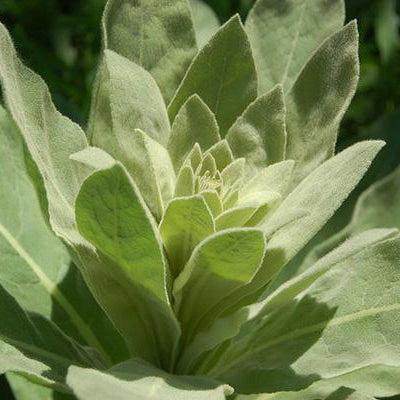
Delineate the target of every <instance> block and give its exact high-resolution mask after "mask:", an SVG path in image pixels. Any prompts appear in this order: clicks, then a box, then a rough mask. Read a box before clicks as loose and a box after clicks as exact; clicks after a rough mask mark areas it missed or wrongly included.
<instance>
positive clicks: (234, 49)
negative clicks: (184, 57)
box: [168, 16, 257, 137]
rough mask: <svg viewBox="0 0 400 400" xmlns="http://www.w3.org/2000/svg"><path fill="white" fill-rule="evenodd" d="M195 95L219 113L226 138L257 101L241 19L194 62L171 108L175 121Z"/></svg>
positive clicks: (228, 25) (224, 29) (220, 33)
mask: <svg viewBox="0 0 400 400" xmlns="http://www.w3.org/2000/svg"><path fill="white" fill-rule="evenodd" d="M193 94H197V95H199V96H200V97H201V99H202V100H203V101H204V102H205V103H206V104H207V105H208V107H209V108H210V110H211V111H212V112H213V113H214V114H215V117H216V119H217V121H218V124H219V127H220V129H221V136H222V137H224V136H225V134H226V132H227V131H228V129H229V128H230V126H231V125H232V124H233V122H234V121H235V120H236V118H237V117H239V116H240V115H241V114H242V113H243V111H244V110H245V108H246V107H247V106H248V105H249V103H251V102H252V101H253V100H254V99H255V98H256V96H257V75H256V70H255V66H254V61H253V57H252V55H251V49H250V44H249V42H248V39H247V36H246V33H245V31H244V29H243V25H242V23H241V22H240V19H239V17H238V16H235V17H233V18H232V19H230V20H229V21H228V22H227V23H226V24H225V25H223V26H222V27H221V29H219V30H218V32H217V33H216V34H215V35H214V36H213V37H212V38H211V39H210V41H209V42H208V43H207V45H206V46H204V47H203V49H202V50H201V51H200V52H199V53H198V55H197V56H196V58H195V59H194V60H193V62H192V64H191V65H190V67H189V69H188V71H187V73H186V75H185V77H184V79H183V81H182V83H181V85H180V86H179V88H178V90H177V92H176V93H175V96H174V98H173V99H172V101H171V104H170V105H169V108H168V114H169V116H170V119H171V121H173V120H174V119H175V117H176V115H177V114H178V111H179V109H180V108H181V107H182V105H183V104H184V103H185V102H186V100H187V99H188V98H189V97H191V96H192V95H193Z"/></svg>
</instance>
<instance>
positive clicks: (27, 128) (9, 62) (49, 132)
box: [0, 24, 87, 243]
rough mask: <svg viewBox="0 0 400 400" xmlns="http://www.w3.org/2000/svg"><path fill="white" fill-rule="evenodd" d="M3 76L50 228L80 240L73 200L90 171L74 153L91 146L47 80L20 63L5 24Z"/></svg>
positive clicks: (0, 32)
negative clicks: (80, 167)
mask: <svg viewBox="0 0 400 400" xmlns="http://www.w3.org/2000/svg"><path fill="white" fill-rule="evenodd" d="M0 80H1V83H2V88H3V93H4V97H5V100H6V102H7V105H8V108H9V110H10V112H11V114H12V116H13V118H14V120H15V122H16V123H17V125H18V127H19V129H20V130H21V132H22V135H23V136H24V139H25V142H26V144H27V146H28V148H29V152H30V153H31V155H32V158H33V159H34V161H35V162H36V164H37V167H38V169H39V171H40V173H41V175H42V176H43V179H44V184H45V187H46V192H47V198H48V205H49V215H50V223H51V226H52V228H53V229H54V231H55V232H56V233H57V234H58V235H59V236H61V237H63V238H64V239H65V240H66V241H68V242H70V243H71V242H73V243H75V242H77V243H80V242H82V238H81V237H80V236H79V235H78V234H77V231H76V227H75V218H74V208H73V204H74V201H75V196H76V194H77V192H78V190H79V187H80V184H81V182H82V180H83V179H84V178H85V174H82V171H79V170H76V168H75V167H74V165H73V163H72V162H71V160H69V156H70V154H72V153H75V152H77V151H80V150H82V149H83V148H85V147H86V146H87V141H86V137H85V134H84V132H83V131H82V130H81V128H80V127H79V126H78V125H76V124H75V123H73V122H72V121H70V120H69V119H68V118H66V117H64V116H63V115H61V114H60V113H59V112H58V111H57V110H56V108H55V107H54V104H53V103H52V100H51V97H50V93H49V90H48V88H47V86H46V84H45V83H44V82H43V81H42V79H41V78H40V77H39V76H38V75H36V74H35V73H34V72H32V71H31V70H30V69H28V68H27V67H25V66H24V65H23V64H22V63H21V61H20V60H19V58H18V56H17V54H16V51H15V48H14V46H13V44H12V41H11V38H10V36H9V34H8V32H7V30H6V28H5V27H4V25H2V24H0Z"/></svg>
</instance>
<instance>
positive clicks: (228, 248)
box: [173, 228, 265, 343]
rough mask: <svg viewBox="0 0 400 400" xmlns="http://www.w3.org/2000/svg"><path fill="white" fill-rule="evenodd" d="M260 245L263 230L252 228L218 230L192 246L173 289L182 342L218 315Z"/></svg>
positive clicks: (250, 270) (246, 278) (247, 275)
mask: <svg viewBox="0 0 400 400" xmlns="http://www.w3.org/2000/svg"><path fill="white" fill-rule="evenodd" d="M264 249H265V239H264V235H263V233H262V232H261V231H260V230H257V229H252V228H236V229H229V230H224V231H221V232H218V233H216V234H214V235H212V236H210V237H208V238H207V239H206V240H204V241H203V242H201V243H200V244H199V245H198V246H197V247H196V248H195V250H194V251H193V253H192V256H191V258H190V259H189V261H188V262H187V264H186V265H185V268H184V269H183V271H182V272H181V274H180V275H179V276H178V278H177V279H176V280H175V282H174V290H173V293H174V297H175V300H176V303H175V307H176V310H177V313H178V317H179V320H180V321H181V323H182V329H183V335H184V340H185V341H186V342H185V343H190V340H191V339H192V338H193V336H194V334H196V331H201V330H203V329H204V326H207V325H209V324H210V323H211V322H212V321H213V320H214V319H215V318H216V317H218V304H219V303H220V302H221V301H222V300H224V299H225V298H226V297H227V296H228V295H229V294H231V293H232V292H234V291H235V290H236V289H237V288H239V287H242V286H246V285H247V284H248V283H249V282H250V281H251V279H252V277H253V276H254V274H255V273H256V271H257V269H258V268H259V266H260V263H261V261H262V259H263V256H264Z"/></svg>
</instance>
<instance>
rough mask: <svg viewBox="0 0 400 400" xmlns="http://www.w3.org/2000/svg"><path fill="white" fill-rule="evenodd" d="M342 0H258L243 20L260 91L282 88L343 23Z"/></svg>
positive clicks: (290, 82) (290, 81) (287, 84)
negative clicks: (252, 54) (280, 86)
mask: <svg viewBox="0 0 400 400" xmlns="http://www.w3.org/2000/svg"><path fill="white" fill-rule="evenodd" d="M343 22H344V2H343V0H288V1H282V0H258V1H257V2H256V4H255V5H254V7H253V9H252V10H251V11H250V14H249V16H248V17H247V20H246V31H247V33H248V35H249V38H250V42H251V46H252V49H253V53H254V59H255V62H256V67H257V72H258V75H259V93H260V94H263V93H266V92H267V91H269V90H271V89H272V88H273V87H274V86H275V85H276V84H278V83H280V84H282V85H283V87H284V89H285V92H286V91H287V90H288V89H289V88H290V87H291V86H292V85H293V82H294V80H295V79H296V77H297V75H298V74H299V72H300V71H301V69H302V68H303V66H304V64H305V63H306V62H307V60H308V58H309V57H310V56H311V55H312V54H313V53H314V51H315V50H316V49H317V48H318V46H319V45H320V44H321V43H322V42H323V40H324V39H325V38H326V37H328V36H329V35H330V34H332V33H333V32H335V31H337V30H338V29H340V28H341V26H343Z"/></svg>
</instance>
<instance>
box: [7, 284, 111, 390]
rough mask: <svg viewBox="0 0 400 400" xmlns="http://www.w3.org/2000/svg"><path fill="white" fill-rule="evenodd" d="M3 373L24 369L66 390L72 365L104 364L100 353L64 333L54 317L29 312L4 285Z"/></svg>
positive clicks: (43, 380)
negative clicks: (66, 377) (56, 324)
mask: <svg viewBox="0 0 400 400" xmlns="http://www.w3.org/2000/svg"><path fill="white" fill-rule="evenodd" d="M0 300H1V301H0V313H1V317H2V321H7V323H2V324H1V325H0V373H1V374H3V373H5V372H8V371H14V372H23V373H26V374H29V375H30V376H32V377H33V376H34V377H36V378H37V380H38V381H40V382H46V383H47V384H49V385H50V384H54V385H56V387H59V388H60V389H63V390H68V388H67V387H66V386H65V376H66V373H67V370H68V368H69V366H70V365H77V366H84V367H92V368H104V364H103V362H102V360H101V359H100V356H99V355H97V354H96V353H95V352H93V351H92V350H90V349H88V348H84V347H82V346H80V345H78V344H77V343H76V342H74V341H73V340H72V339H70V338H69V337H67V336H66V335H64V334H63V333H62V332H61V331H60V330H59V329H58V328H57V327H56V326H55V325H54V324H53V323H52V322H51V321H49V320H47V319H46V318H44V317H42V316H40V315H39V314H35V313H26V312H25V311H24V310H23V309H22V308H21V307H20V306H19V305H18V303H17V302H16V301H15V300H14V299H13V297H12V296H11V295H10V294H9V293H8V292H7V291H6V290H5V289H4V288H3V287H2V286H1V285H0Z"/></svg>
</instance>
